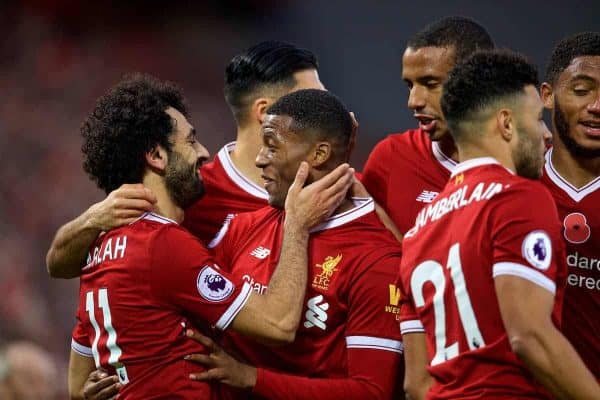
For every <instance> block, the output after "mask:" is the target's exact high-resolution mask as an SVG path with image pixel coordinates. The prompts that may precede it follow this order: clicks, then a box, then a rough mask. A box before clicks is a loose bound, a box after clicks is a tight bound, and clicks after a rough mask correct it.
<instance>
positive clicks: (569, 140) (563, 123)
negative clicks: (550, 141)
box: [554, 98, 600, 159]
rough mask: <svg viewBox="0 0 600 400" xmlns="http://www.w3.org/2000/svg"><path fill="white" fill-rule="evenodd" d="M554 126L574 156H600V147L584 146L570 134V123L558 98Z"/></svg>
mask: <svg viewBox="0 0 600 400" xmlns="http://www.w3.org/2000/svg"><path fill="white" fill-rule="evenodd" d="M554 128H555V129H556V133H558V136H559V137H560V140H561V141H562V142H563V143H564V145H565V147H566V148H567V151H568V152H569V154H571V155H572V156H573V157H575V158H586V159H592V158H597V157H600V149H588V148H586V147H583V146H581V145H580V144H579V143H577V142H576V141H575V139H573V137H571V135H569V123H568V122H567V118H566V117H565V114H564V113H563V111H562V109H561V108H560V104H559V103H558V101H557V100H556V98H555V100H554Z"/></svg>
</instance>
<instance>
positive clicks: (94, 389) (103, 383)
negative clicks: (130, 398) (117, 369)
mask: <svg viewBox="0 0 600 400" xmlns="http://www.w3.org/2000/svg"><path fill="white" fill-rule="evenodd" d="M118 382H119V378H118V377H117V376H116V375H112V376H108V377H106V378H103V379H100V380H99V381H96V382H94V383H92V384H90V385H86V387H85V389H84V390H83V393H84V394H85V395H86V396H92V395H95V394H97V393H99V392H100V391H102V390H103V389H105V388H107V387H109V386H111V385H115V384H117V383H118Z"/></svg>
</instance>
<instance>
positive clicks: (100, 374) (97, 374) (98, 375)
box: [88, 369, 108, 382]
mask: <svg viewBox="0 0 600 400" xmlns="http://www.w3.org/2000/svg"><path fill="white" fill-rule="evenodd" d="M107 376H108V374H107V373H106V371H103V370H101V369H96V370H93V371H92V372H90V374H89V375H88V381H90V382H98V381H99V380H101V379H104V378H106V377H107Z"/></svg>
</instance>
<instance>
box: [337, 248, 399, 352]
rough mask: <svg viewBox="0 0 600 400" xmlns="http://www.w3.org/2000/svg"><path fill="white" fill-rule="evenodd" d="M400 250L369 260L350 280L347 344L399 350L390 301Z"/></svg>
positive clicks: (356, 346) (349, 346) (397, 334)
mask: <svg viewBox="0 0 600 400" xmlns="http://www.w3.org/2000/svg"><path fill="white" fill-rule="evenodd" d="M399 265H400V252H399V251H398V254H397V255H388V256H385V257H384V258H380V259H378V260H376V261H375V262H373V263H372V265H371V267H370V268H369V269H367V270H366V271H365V272H363V273H361V274H360V275H359V276H358V277H357V278H356V279H354V280H353V282H352V283H351V287H350V292H349V298H348V304H349V310H348V324H347V328H346V345H347V348H349V349H350V348H370V349H377V350H384V351H390V352H394V353H402V342H401V340H400V330H399V329H398V323H397V321H396V315H395V313H394V312H393V307H392V306H391V304H390V301H392V302H393V301H395V298H390V293H391V292H390V287H394V280H395V276H396V271H397V270H398V267H399ZM394 295H395V294H394Z"/></svg>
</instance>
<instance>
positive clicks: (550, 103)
mask: <svg viewBox="0 0 600 400" xmlns="http://www.w3.org/2000/svg"><path fill="white" fill-rule="evenodd" d="M540 97H541V98H542V102H543V103H544V107H545V108H546V109H548V110H552V109H554V91H553V90H552V86H551V85H550V84H549V83H548V82H544V83H542V86H541V87H540Z"/></svg>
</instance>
